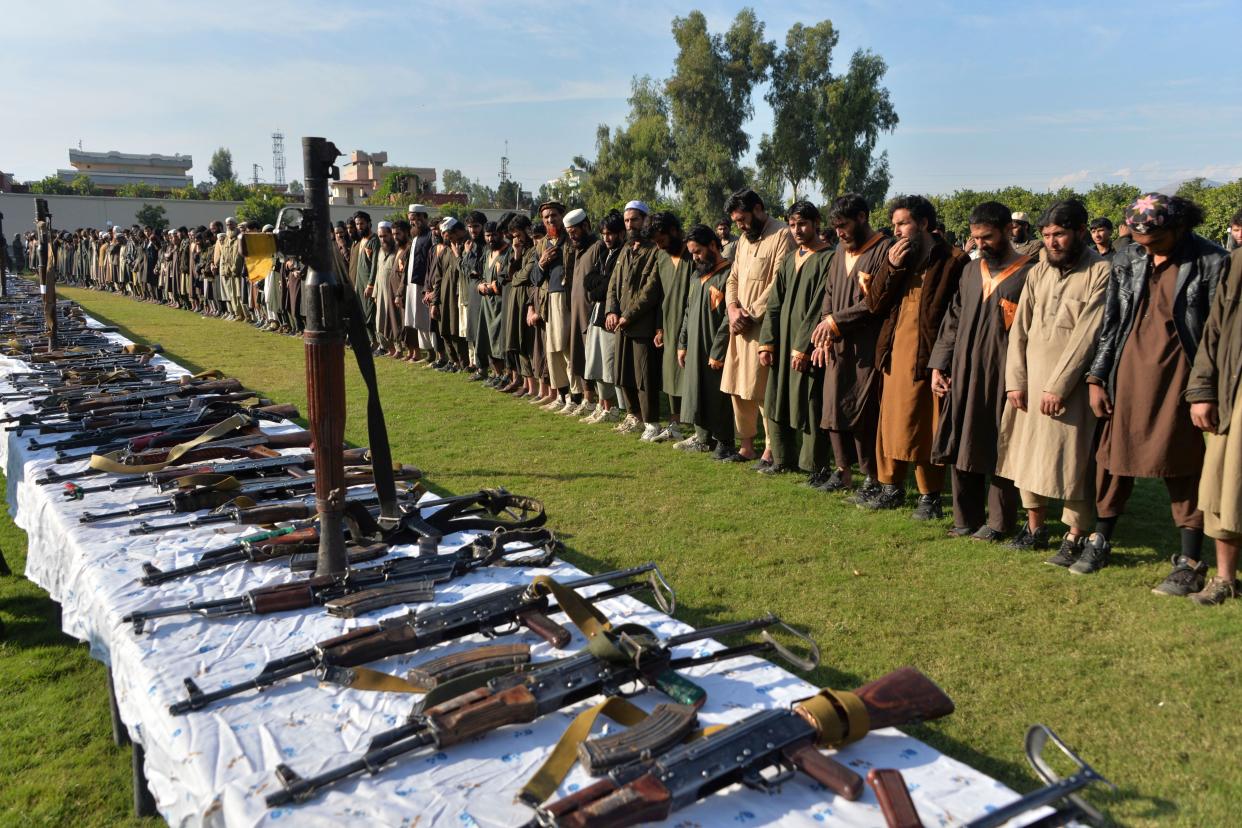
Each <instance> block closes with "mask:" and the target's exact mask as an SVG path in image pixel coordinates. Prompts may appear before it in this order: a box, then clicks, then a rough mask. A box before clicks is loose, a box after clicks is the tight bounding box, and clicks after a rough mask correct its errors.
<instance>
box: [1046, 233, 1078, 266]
mask: <svg viewBox="0 0 1242 828" xmlns="http://www.w3.org/2000/svg"><path fill="white" fill-rule="evenodd" d="M1086 246H1087V242H1086V241H1085V240H1083V239H1075V240H1074V243H1073V244H1071V245H1070V246H1069V247H1067V248H1065V250H1063V251H1061V252H1060V253H1053V252H1052V251H1051V250H1049V249H1048V248H1047V247H1045V248H1044V255H1045V256H1047V257H1048V264H1050V265H1053V266H1054V267H1065V266H1066V265H1070V264H1073V263H1074V262H1076V261H1078V257H1079V256H1081V255H1082V251H1083V250H1084V249H1085V248H1086Z"/></svg>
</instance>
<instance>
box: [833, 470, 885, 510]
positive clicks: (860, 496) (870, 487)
mask: <svg viewBox="0 0 1242 828" xmlns="http://www.w3.org/2000/svg"><path fill="white" fill-rule="evenodd" d="M825 485H826V484H825ZM880 488H881V487H880V484H879V483H877V482H875V478H873V477H865V478H863V482H862V485H861V486H859V487H858V490H857V491H855V492H854V493H853V494H852V495H850V496H849V497H847V498H846V499H845V502H846V503H851V504H853V505H855V506H861V505H863V504H864V503H866V502H867V501H868V500H871V498H873V497H875V496H876V495H878V494H879V493H880Z"/></svg>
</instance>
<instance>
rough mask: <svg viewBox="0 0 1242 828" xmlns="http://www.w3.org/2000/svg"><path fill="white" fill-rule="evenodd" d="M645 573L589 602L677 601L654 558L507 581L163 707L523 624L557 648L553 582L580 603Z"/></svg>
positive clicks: (561, 631) (564, 633) (183, 708)
mask: <svg viewBox="0 0 1242 828" xmlns="http://www.w3.org/2000/svg"><path fill="white" fill-rule="evenodd" d="M643 574H647V575H648V579H647V580H646V581H630V582H629V583H625V584H621V585H620V586H616V587H611V588H609V589H606V590H603V591H601V592H599V593H597V594H595V595H593V596H591V599H590V600H591V601H593V602H594V601H602V600H606V599H608V598H615V597H617V596H619V595H629V594H630V593H633V592H637V591H639V590H641V589H648V588H649V589H651V590H652V591H653V593H654V594H655V595H656V598H657V602H658V603H660V604H661V605H662V607H663V606H668V607H669V610H670V611H671V609H672V602H673V601H674V600H675V599H674V597H673V592H672V589H671V588H670V587H669V586H668V583H667V582H666V581H665V580H664V578H663V576H662V575H660V570H659V569H658V568H657V567H656V565H655V564H653V563H648V564H643V565H642V566H637V567H633V568H631V569H622V570H617V571H614V572H605V573H603V574H602V575H592V576H590V577H587V578H579V579H577V580H574V581H569V582H567V583H564V584H558V583H556V582H555V581H551V579H545V578H536V579H535V580H534V581H533V582H532V583H530V584H527V585H519V586H513V587H506V588H505V589H501V590H499V591H497V592H492V593H490V594H488V595H481V596H479V597H477V598H471V599H468V600H465V601H460V602H458V603H456V604H451V605H449V606H445V607H435V608H433V609H429V610H426V611H425V612H422V613H417V614H416V613H414V612H410V613H409V614H407V615H403V616H398V617H396V618H389V619H385V620H383V621H381V622H380V623H379V624H376V625H372V626H367V627H359V628H358V629H355V630H351V631H350V632H347V633H345V634H344V635H340V636H337V637H336V638H330V639H328V640H326V641H321V642H319V643H318V644H316V645H315V646H313V647H311V648H310V649H308V650H303V651H302V652H300V653H294V654H293V655H288V656H284V657H283V658H277V659H274V660H272V661H269V662H268V663H267V665H266V666H264V668H263V669H262V670H260V671H259V674H258V675H256V676H255V677H254V678H252V679H248V680H246V681H242V682H239V683H237V684H233V685H230V686H228V687H221V688H219V689H218V690H212V691H209V692H203V691H202V690H200V689H199V687H198V685H197V684H195V683H194V680H193V679H190V678H187V679H185V687H186V690H187V691H188V693H189V696H188V697H187V698H186V699H184V700H183V701H179V702H177V703H175V704H173V705H171V706H170V707H169V708H168V712H169V713H171V714H172V715H174V716H178V715H181V714H183V713H188V712H190V711H191V710H202V709H203V708H204V707H206V706H208V705H210V704H213V703H214V702H217V701H219V700H221V699H226V698H228V697H230V696H236V695H238V694H239V693H244V692H246V691H247V690H262V689H263V688H265V687H269V686H271V685H273V684H275V683H276V682H278V681H283V680H284V679H287V678H292V677H293V676H297V675H301V674H303V673H309V672H311V671H313V670H318V669H319V668H321V667H359V666H361V665H363V664H367V663H370V662H372V661H377V660H379V659H382V658H388V657H389V656H395V655H404V654H405V653H412V652H415V651H417V650H421V649H424V648H426V647H431V646H434V645H436V644H442V643H444V642H446V641H455V640H457V639H459V638H464V637H465V636H467V635H474V634H476V633H480V634H483V635H485V636H488V637H495V636H500V635H509V634H512V633H515V632H517V631H518V630H519V629H520V628H521V627H525V628H527V629H529V630H530V631H531V632H533V633H535V634H536V635H538V636H539V637H540V638H542V639H543V640H544V641H547V642H548V643H549V644H551V645H552V646H554V647H556V648H558V649H559V648H561V647H564V646H565V645H566V644H568V643H569V641H570V634H569V631H568V630H566V629H565V628H564V627H562V626H561V625H560V624H557V623H556V622H554V621H552V620H551V619H550V618H548V614H549V613H553V612H556V611H558V610H560V609H562V607H561V606H560V599H558V600H557V602H556V603H552V602H550V601H549V600H548V594H549V592H550V591H551V590H552V589H553V588H556V589H557V590H558V591H559V590H566V591H567V593H563V594H569V595H573V596H574V598H575V599H576V600H577V601H582V600H584V599H582V597H581V596H579V595H577V594H576V590H579V589H583V588H584V587H589V586H595V585H596V584H603V583H606V582H607V581H613V580H624V579H629V578H634V577H636V576H638V575H643Z"/></svg>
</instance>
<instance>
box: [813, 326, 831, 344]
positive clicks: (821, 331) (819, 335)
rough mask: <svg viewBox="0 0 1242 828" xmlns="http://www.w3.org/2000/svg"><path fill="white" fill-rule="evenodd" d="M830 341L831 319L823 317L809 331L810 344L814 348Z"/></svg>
mask: <svg viewBox="0 0 1242 828" xmlns="http://www.w3.org/2000/svg"><path fill="white" fill-rule="evenodd" d="M831 342H832V321H831V320H830V319H825V320H824V321H823V322H820V323H819V324H818V325H816V326H815V330H813V331H811V344H812V345H814V346H815V347H816V348H820V347H824V346H827V345H828V344H829V343H831Z"/></svg>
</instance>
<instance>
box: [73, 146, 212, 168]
mask: <svg viewBox="0 0 1242 828" xmlns="http://www.w3.org/2000/svg"><path fill="white" fill-rule="evenodd" d="M69 163H70V164H133V165H141V166H147V167H170V168H172V169H179V170H188V169H189V168H190V167H192V166H193V165H194V158H193V156H189V155H182V154H180V153H177V154H176V155H159V154H158V153H150V154H147V155H143V154H140V153H132V152H117V151H116V150H109V151H108V152H86V151H84V150H76V149H70V150H69Z"/></svg>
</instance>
